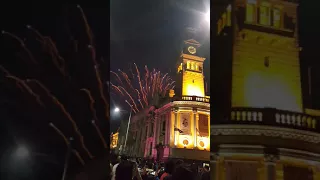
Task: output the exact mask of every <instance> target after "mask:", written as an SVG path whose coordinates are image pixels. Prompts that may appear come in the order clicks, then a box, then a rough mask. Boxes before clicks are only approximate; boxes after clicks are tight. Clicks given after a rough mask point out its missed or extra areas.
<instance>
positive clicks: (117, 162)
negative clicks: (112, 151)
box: [110, 156, 210, 180]
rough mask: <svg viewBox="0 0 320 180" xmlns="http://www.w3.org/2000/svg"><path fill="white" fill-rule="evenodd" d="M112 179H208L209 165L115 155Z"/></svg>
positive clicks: (112, 165)
mask: <svg viewBox="0 0 320 180" xmlns="http://www.w3.org/2000/svg"><path fill="white" fill-rule="evenodd" d="M110 170H111V176H112V178H111V179H112V180H132V179H133V180H180V179H181V180H209V179H210V167H209V166H200V165H199V164H196V163H186V162H184V161H183V160H176V159H168V160H167V161H166V162H156V161H154V160H151V159H141V158H130V157H127V156H117V157H116V158H113V160H112V161H111V164H110Z"/></svg>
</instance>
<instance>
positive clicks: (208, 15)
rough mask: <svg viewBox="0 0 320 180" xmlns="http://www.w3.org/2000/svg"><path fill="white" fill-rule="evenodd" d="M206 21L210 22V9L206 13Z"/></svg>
mask: <svg viewBox="0 0 320 180" xmlns="http://www.w3.org/2000/svg"><path fill="white" fill-rule="evenodd" d="M205 18H206V21H207V22H208V23H210V11H208V12H207V13H206V17H205Z"/></svg>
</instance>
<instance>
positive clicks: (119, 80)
mask: <svg viewBox="0 0 320 180" xmlns="http://www.w3.org/2000/svg"><path fill="white" fill-rule="evenodd" d="M110 73H112V74H114V75H115V76H116V77H117V81H118V82H119V83H120V84H121V85H122V86H123V82H122V81H121V78H120V77H119V75H118V74H117V73H115V72H113V71H110Z"/></svg>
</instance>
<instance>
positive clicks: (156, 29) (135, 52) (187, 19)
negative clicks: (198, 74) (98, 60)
mask: <svg viewBox="0 0 320 180" xmlns="http://www.w3.org/2000/svg"><path fill="white" fill-rule="evenodd" d="M208 8H209V1H208V0H204V1H196V2H195V1H190V0H185V1H171V0H165V1H152V2H151V1H139V3H137V2H135V1H129V2H127V1H114V2H111V28H110V29H111V36H110V40H111V49H110V50H111V51H110V52H111V58H110V62H111V70H113V71H115V72H117V70H118V69H119V68H120V69H122V70H123V71H125V72H128V69H129V68H130V65H132V63H136V64H137V65H138V66H139V67H140V71H142V72H143V71H144V69H143V68H144V65H147V66H148V67H149V69H153V68H156V69H157V70H160V71H161V72H163V73H164V74H165V73H170V75H171V76H174V75H175V73H176V63H177V61H178V58H179V56H180V53H181V50H182V45H183V41H184V40H186V39H185V38H186V37H185V36H184V34H185V29H186V28H187V27H194V28H198V29H200V30H199V31H200V33H199V34H200V35H199V36H198V37H195V38H196V40H197V41H199V42H200V43H201V44H202V47H201V52H200V54H201V55H202V56H203V57H205V58H207V60H206V61H205V70H204V73H205V77H206V80H207V81H208V86H209V85H210V82H209V80H210V79H209V78H210V71H209V67H210V50H209V48H210V47H209V43H210V38H209V37H210V32H209V28H208V25H207V24H206V22H205V20H204V14H205V13H206V11H207V9H208ZM113 80H114V79H112V76H111V82H112V81H113ZM209 87H210V86H209ZM208 91H210V90H208ZM111 100H112V104H111V105H112V107H114V106H119V107H120V108H122V109H125V110H127V111H128V110H129V107H128V105H127V104H126V103H123V101H124V100H123V99H118V98H117V96H116V94H111ZM122 118H126V119H127V118H128V113H127V114H125V113H123V114H122V115H120V116H119V115H113V116H111V122H112V123H111V124H112V131H115V130H116V129H117V127H118V126H119V123H120V120H121V119H122Z"/></svg>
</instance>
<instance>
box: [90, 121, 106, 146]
mask: <svg viewBox="0 0 320 180" xmlns="http://www.w3.org/2000/svg"><path fill="white" fill-rule="evenodd" d="M92 125H93V126H94V128H95V129H96V131H97V133H98V135H99V137H100V139H101V141H102V143H103V146H104V148H106V149H107V148H108V145H107V143H106V140H105V139H104V138H103V135H102V133H101V131H100V129H99V127H98V126H97V124H96V122H95V121H94V120H93V121H92Z"/></svg>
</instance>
